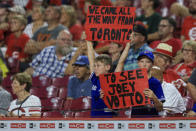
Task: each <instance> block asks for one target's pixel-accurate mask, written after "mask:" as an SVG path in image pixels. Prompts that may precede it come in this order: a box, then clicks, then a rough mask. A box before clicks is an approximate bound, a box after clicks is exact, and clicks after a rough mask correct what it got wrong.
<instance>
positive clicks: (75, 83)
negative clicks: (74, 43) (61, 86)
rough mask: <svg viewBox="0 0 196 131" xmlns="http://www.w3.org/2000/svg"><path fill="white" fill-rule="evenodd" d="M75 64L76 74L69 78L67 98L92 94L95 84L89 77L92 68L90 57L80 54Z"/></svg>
mask: <svg viewBox="0 0 196 131" xmlns="http://www.w3.org/2000/svg"><path fill="white" fill-rule="evenodd" d="M73 66H74V70H75V71H74V74H75V75H73V76H70V78H69V82H68V94H67V96H68V98H67V99H76V98H79V97H83V96H91V90H92V86H93V85H92V83H91V81H90V79H89V76H90V70H89V61H88V57H87V56H79V57H78V59H77V61H76V62H75V63H74V64H73Z"/></svg>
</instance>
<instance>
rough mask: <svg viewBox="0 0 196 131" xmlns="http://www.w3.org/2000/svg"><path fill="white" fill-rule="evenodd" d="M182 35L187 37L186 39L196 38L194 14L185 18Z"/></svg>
mask: <svg viewBox="0 0 196 131" xmlns="http://www.w3.org/2000/svg"><path fill="white" fill-rule="evenodd" d="M181 35H183V36H184V37H185V40H190V39H191V40H196V19H193V17H192V16H187V17H186V18H185V19H184V22H183V24H182V32H181Z"/></svg>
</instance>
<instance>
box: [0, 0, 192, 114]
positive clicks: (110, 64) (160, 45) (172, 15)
mask: <svg viewBox="0 0 196 131" xmlns="http://www.w3.org/2000/svg"><path fill="white" fill-rule="evenodd" d="M89 5H98V6H101V5H103V6H120V7H136V12H135V13H136V18H135V22H134V26H133V31H132V33H131V35H130V36H129V40H130V41H129V42H128V43H117V42H110V41H107V42H105V41H86V40H85V39H86V34H85V19H86V14H87V9H88V6H89ZM195 34H196V0H0V49H1V50H0V83H1V87H0V117H74V118H77V117H95V118H97V117H122V118H123V117H124V118H131V117H172V116H186V117H196V69H195V68H196V36H195ZM137 68H146V69H147V72H148V82H149V88H148V89H145V90H144V91H143V93H144V95H145V97H147V98H149V99H150V100H151V105H145V106H136V107H130V108H128V109H127V108H126V109H119V110H116V109H115V110H112V109H109V108H107V106H106V105H105V103H104V101H103V98H104V97H105V95H104V92H103V91H102V90H101V88H100V81H99V75H100V74H104V73H111V72H122V71H127V70H135V69H137Z"/></svg>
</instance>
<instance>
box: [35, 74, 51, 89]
mask: <svg viewBox="0 0 196 131" xmlns="http://www.w3.org/2000/svg"><path fill="white" fill-rule="evenodd" d="M51 83H52V80H51V78H48V77H46V76H36V77H33V78H32V87H38V88H39V87H40V88H41V87H47V86H50V85H51Z"/></svg>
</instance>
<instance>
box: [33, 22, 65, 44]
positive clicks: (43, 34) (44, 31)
mask: <svg viewBox="0 0 196 131" xmlns="http://www.w3.org/2000/svg"><path fill="white" fill-rule="evenodd" d="M64 29H67V27H65V26H63V25H58V26H57V27H56V28H54V29H53V30H48V26H45V27H42V28H40V29H39V30H37V31H36V32H35V33H34V34H33V38H32V39H33V40H35V41H39V42H41V41H49V40H51V39H54V40H56V38H57V36H58V34H59V32H61V31H62V30H64Z"/></svg>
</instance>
